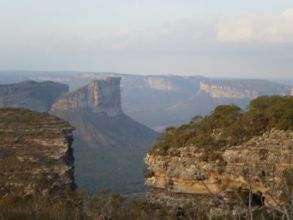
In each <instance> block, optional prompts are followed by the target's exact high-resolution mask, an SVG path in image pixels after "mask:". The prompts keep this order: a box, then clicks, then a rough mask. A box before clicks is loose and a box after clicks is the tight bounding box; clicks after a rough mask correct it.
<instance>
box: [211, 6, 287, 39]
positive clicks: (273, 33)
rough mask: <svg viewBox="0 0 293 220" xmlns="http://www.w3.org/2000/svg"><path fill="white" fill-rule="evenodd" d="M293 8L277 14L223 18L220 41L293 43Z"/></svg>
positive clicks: (218, 35) (220, 26) (219, 27)
mask: <svg viewBox="0 0 293 220" xmlns="http://www.w3.org/2000/svg"><path fill="white" fill-rule="evenodd" d="M292 23H293V8H292V9H287V10H285V11H283V12H282V13H280V14H276V15H268V14H266V15H245V16H240V17H233V18H224V19H222V20H221V21H220V22H219V24H218V26H217V39H218V40H219V41H220V42H257V43H292V42H293V28H292Z"/></svg>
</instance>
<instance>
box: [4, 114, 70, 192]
mask: <svg viewBox="0 0 293 220" xmlns="http://www.w3.org/2000/svg"><path fill="white" fill-rule="evenodd" d="M72 130H73V128H72V127H71V126H70V125H69V124H68V123H67V122H64V121H63V120H61V119H59V118H56V117H54V116H50V115H48V114H47V113H37V112H32V111H29V110H24V109H0V171H1V178H0V196H5V195H6V194H7V195H13V194H20V195H30V194H34V193H36V192H41V193H42V194H44V193H46V192H49V191H50V190H54V191H55V190H64V189H73V188H75V182H74V166H73V161H74V158H73V151H72V148H71V144H72V141H73V137H72Z"/></svg>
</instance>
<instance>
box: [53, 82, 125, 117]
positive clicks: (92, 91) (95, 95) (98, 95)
mask: <svg viewBox="0 0 293 220" xmlns="http://www.w3.org/2000/svg"><path fill="white" fill-rule="evenodd" d="M120 80H121V78H120V77H108V78H106V79H101V80H93V81H91V82H90V83H89V84H88V85H87V86H85V87H83V88H81V89H79V90H77V91H75V92H72V93H69V94H66V95H64V96H63V97H61V98H60V99H59V100H58V101H57V102H56V103H55V104H54V105H53V106H52V110H51V111H52V112H58V111H79V110H82V111H83V110H85V111H90V112H96V113H106V114H107V115H108V116H111V117H113V116H117V115H120V114H122V108H121V92H120Z"/></svg>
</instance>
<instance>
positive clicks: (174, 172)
mask: <svg viewBox="0 0 293 220" xmlns="http://www.w3.org/2000/svg"><path fill="white" fill-rule="evenodd" d="M145 163H146V165H147V169H148V171H147V175H146V178H145V183H146V185H148V186H150V187H151V188H153V189H154V191H153V193H149V199H150V200H151V201H155V202H158V201H164V202H167V203H169V204H173V205H174V204H177V205H178V204H180V203H181V205H182V204H184V202H185V203H187V202H190V201H192V200H193V199H196V198H198V197H200V196H207V197H213V196H214V195H216V196H220V197H221V198H222V199H223V200H224V201H228V202H229V200H230V199H231V197H230V194H231V193H232V192H233V191H234V192H235V191H237V190H239V189H248V187H249V185H251V188H252V190H253V192H254V193H256V192H262V194H263V196H264V197H265V204H266V205H275V203H276V201H278V200H279V199H280V197H281V194H282V190H283V188H282V187H283V186H282V178H283V173H284V171H286V170H290V169H291V170H292V169H293V132H292V131H280V130H271V131H270V132H266V133H264V134H263V135H262V136H257V137H254V138H252V139H250V140H249V141H247V142H245V143H243V144H241V145H239V146H233V147H229V148H224V149H223V150H214V151H212V152H206V151H205V150H204V149H203V148H200V147H196V146H192V145H191V146H187V147H183V148H178V149H169V151H168V154H167V155H165V156H162V155H161V156H160V155H151V154H148V155H147V156H146V158H145ZM182 195H185V196H183V198H184V199H182ZM180 196H181V197H180ZM182 202H183V203H182Z"/></svg>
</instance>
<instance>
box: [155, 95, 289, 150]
mask: <svg viewBox="0 0 293 220" xmlns="http://www.w3.org/2000/svg"><path fill="white" fill-rule="evenodd" d="M198 119H199V117H196V118H194V119H193V120H192V121H191V122H190V123H189V124H186V125H182V126H180V127H178V128H174V127H171V128H167V129H166V131H165V132H164V133H163V134H162V135H161V136H160V137H159V138H158V140H157V142H156V144H155V145H154V147H153V148H152V149H151V150H150V153H151V154H158V155H165V154H167V152H168V150H169V149H171V148H180V147H184V146H186V145H196V146H198V147H203V148H205V149H207V150H209V149H215V148H218V149H221V148H222V147H224V146H232V145H237V144H241V143H243V142H245V141H247V140H249V139H250V138H251V137H253V136H256V135H261V134H263V133H264V132H265V131H269V130H270V129H272V128H276V129H280V130H293V97H281V96H270V97H268V96H263V97H259V98H256V99H255V100H253V101H251V103H250V105H249V106H248V109H247V111H243V110H241V109H240V108H239V107H237V106H235V105H222V106H218V107H217V108H216V109H215V110H214V111H212V112H211V113H210V114H209V115H208V116H206V117H204V118H202V119H201V120H198Z"/></svg>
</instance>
